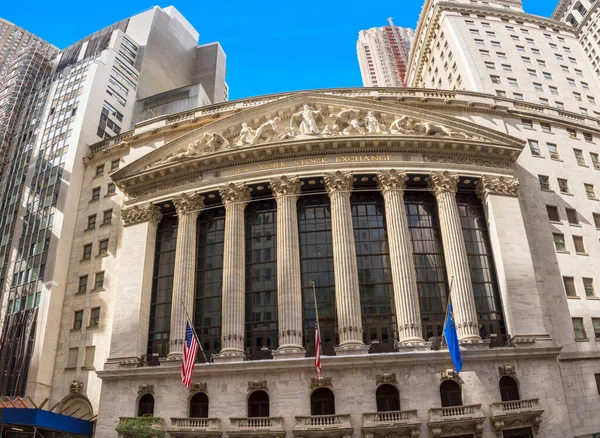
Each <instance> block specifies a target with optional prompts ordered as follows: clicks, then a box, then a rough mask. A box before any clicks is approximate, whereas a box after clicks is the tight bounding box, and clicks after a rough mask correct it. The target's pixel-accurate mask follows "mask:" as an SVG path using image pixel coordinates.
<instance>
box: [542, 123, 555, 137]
mask: <svg viewBox="0 0 600 438" xmlns="http://www.w3.org/2000/svg"><path fill="white" fill-rule="evenodd" d="M540 126H541V128H542V132H545V133H546V134H549V133H551V132H552V125H551V124H550V123H543V122H542V123H540Z"/></svg>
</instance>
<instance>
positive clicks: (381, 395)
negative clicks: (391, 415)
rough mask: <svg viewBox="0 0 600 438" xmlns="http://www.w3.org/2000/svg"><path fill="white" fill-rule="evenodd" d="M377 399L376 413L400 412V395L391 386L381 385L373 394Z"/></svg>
mask: <svg viewBox="0 0 600 438" xmlns="http://www.w3.org/2000/svg"><path fill="white" fill-rule="evenodd" d="M375 397H376V399H377V412H390V411H399V410H400V394H399V393H398V390H397V389H396V387H395V386H393V385H388V384H386V385H381V386H380V387H379V388H377V391H376V392H375Z"/></svg>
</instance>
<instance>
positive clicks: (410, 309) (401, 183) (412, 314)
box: [377, 170, 424, 344]
mask: <svg viewBox="0 0 600 438" xmlns="http://www.w3.org/2000/svg"><path fill="white" fill-rule="evenodd" d="M407 179H408V177H407V176H406V174H405V173H397V172H396V171H394V170H391V171H389V172H379V174H378V175H377V180H378V183H379V187H380V190H381V193H382V194H383V200H384V202H385V213H386V223H387V235H388V242H389V247H390V265H391V269H392V281H393V284H394V304H395V308H396V322H397V325H398V343H399V344H413V343H423V342H424V341H423V337H422V336H423V335H422V329H421V311H420V308H419V290H418V287H417V276H416V272H415V266H414V259H413V252H412V242H411V240H410V230H409V229H408V220H407V217H406V207H405V205H404V188H405V181H406V180H407Z"/></svg>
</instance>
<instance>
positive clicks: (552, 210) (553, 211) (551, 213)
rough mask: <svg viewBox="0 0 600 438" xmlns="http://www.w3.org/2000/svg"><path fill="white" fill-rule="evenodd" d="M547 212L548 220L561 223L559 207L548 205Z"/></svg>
mask: <svg viewBox="0 0 600 438" xmlns="http://www.w3.org/2000/svg"><path fill="white" fill-rule="evenodd" d="M546 211H547V212H548V219H550V221H552V222H560V216H559V215H558V207H556V206H554V205H546Z"/></svg>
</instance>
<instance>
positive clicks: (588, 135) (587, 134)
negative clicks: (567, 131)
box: [583, 132, 594, 141]
mask: <svg viewBox="0 0 600 438" xmlns="http://www.w3.org/2000/svg"><path fill="white" fill-rule="evenodd" d="M583 139H584V140H585V141H594V136H593V135H592V133H590V132H584V133H583Z"/></svg>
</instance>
